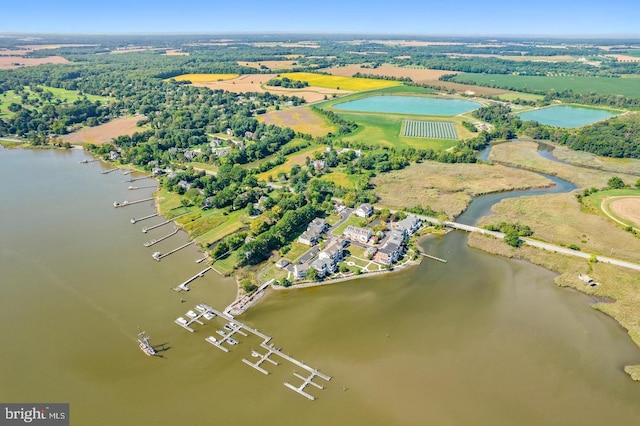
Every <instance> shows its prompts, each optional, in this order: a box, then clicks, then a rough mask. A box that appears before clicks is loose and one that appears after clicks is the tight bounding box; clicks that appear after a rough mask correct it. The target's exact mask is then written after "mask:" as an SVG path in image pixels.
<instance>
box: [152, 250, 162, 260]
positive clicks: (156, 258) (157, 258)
mask: <svg viewBox="0 0 640 426" xmlns="http://www.w3.org/2000/svg"><path fill="white" fill-rule="evenodd" d="M161 255H162V253H160V252H159V251H157V252H155V253H153V254H152V255H151V257H153V258H154V259H155V260H160V256H161Z"/></svg>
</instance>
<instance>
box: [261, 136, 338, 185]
mask: <svg viewBox="0 0 640 426" xmlns="http://www.w3.org/2000/svg"><path fill="white" fill-rule="evenodd" d="M326 149H327V147H326V146H324V145H312V146H309V147H307V148H305V149H302V150H300V151H298V152H294V153H293V154H289V155H287V157H286V161H285V162H284V163H282V164H280V165H279V166H276V167H274V168H273V169H271V170H267V171H266V172H262V173H260V174H258V175H256V178H258V179H259V180H267V179H269V176H271V177H273V178H274V179H275V178H276V177H277V176H278V173H280V172H284V173H288V172H289V170H291V168H292V167H293V166H294V165H296V164H297V165H299V166H302V165H304V164H305V162H306V159H307V157H309V158H313V154H314V153H315V152H324V151H325V150H326ZM267 158H271V157H267Z"/></svg>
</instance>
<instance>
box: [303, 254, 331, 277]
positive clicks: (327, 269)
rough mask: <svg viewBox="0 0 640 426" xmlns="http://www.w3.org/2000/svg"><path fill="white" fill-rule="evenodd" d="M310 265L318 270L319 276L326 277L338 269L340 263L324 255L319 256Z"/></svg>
mask: <svg viewBox="0 0 640 426" xmlns="http://www.w3.org/2000/svg"><path fill="white" fill-rule="evenodd" d="M310 267H311V268H313V269H315V270H316V272H317V273H318V274H317V275H318V278H324V277H326V276H327V275H330V274H333V273H334V272H336V271H337V270H338V265H337V264H336V263H333V262H332V261H331V260H330V259H325V258H322V257H318V258H317V259H316V260H314V261H313V262H311V265H310Z"/></svg>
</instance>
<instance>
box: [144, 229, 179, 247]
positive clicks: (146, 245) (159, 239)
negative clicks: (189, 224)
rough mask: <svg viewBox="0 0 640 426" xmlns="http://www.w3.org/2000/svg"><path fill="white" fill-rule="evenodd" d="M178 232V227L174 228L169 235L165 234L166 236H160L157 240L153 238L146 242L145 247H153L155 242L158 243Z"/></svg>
mask: <svg viewBox="0 0 640 426" xmlns="http://www.w3.org/2000/svg"><path fill="white" fill-rule="evenodd" d="M177 233H178V228H174V230H173V232H172V233H170V234H169V235H165V236H164V237H161V238H158V239H157V240H151V241H147V242H146V243H144V246H145V247H151V246H153V245H155V244H158V243H159V242H161V241H164V240H166V239H167V238H169V237H172V236H174V235H176V234H177Z"/></svg>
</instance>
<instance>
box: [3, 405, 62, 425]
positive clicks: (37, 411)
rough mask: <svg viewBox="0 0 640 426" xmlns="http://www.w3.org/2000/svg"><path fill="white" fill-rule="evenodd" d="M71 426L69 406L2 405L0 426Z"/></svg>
mask: <svg viewBox="0 0 640 426" xmlns="http://www.w3.org/2000/svg"><path fill="white" fill-rule="evenodd" d="M29 424H31V425H37V426H69V404H41V403H37V404H34V403H25V404H1V403H0V426H15V425H29Z"/></svg>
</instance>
